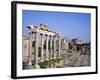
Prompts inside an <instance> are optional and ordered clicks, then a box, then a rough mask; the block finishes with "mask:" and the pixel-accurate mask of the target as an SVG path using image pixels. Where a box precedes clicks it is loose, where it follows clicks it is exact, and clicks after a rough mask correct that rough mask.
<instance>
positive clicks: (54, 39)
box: [53, 36, 56, 68]
mask: <svg viewBox="0 0 100 80" xmlns="http://www.w3.org/2000/svg"><path fill="white" fill-rule="evenodd" d="M53 41H54V44H53V45H54V53H53V55H54V56H53V58H54V59H56V36H54V37H53ZM53 67H54V68H56V63H55V64H54V65H53Z"/></svg>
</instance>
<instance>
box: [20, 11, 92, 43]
mask: <svg viewBox="0 0 100 80" xmlns="http://www.w3.org/2000/svg"><path fill="white" fill-rule="evenodd" d="M22 15H23V16H22V19H23V20H22V21H23V35H26V36H28V29H27V28H26V26H28V25H30V24H35V25H38V24H41V23H42V24H48V26H49V28H50V29H52V30H54V31H56V32H60V33H61V35H62V36H64V37H67V38H69V39H73V38H77V37H79V38H80V39H81V40H82V41H85V42H88V41H90V34H91V33H90V30H91V27H90V26H91V25H90V24H91V22H90V20H91V15H90V14H89V13H73V12H49V11H33V10H23V13H22Z"/></svg>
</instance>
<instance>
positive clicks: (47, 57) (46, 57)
mask: <svg viewBox="0 0 100 80" xmlns="http://www.w3.org/2000/svg"><path fill="white" fill-rule="evenodd" d="M46 60H48V35H46Z"/></svg>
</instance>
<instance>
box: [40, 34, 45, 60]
mask: <svg viewBox="0 0 100 80" xmlns="http://www.w3.org/2000/svg"><path fill="white" fill-rule="evenodd" d="M43 51H44V39H43V34H41V62H42V61H43Z"/></svg>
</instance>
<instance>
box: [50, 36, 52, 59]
mask: <svg viewBox="0 0 100 80" xmlns="http://www.w3.org/2000/svg"><path fill="white" fill-rule="evenodd" d="M50 59H52V36H51V35H50Z"/></svg>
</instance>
